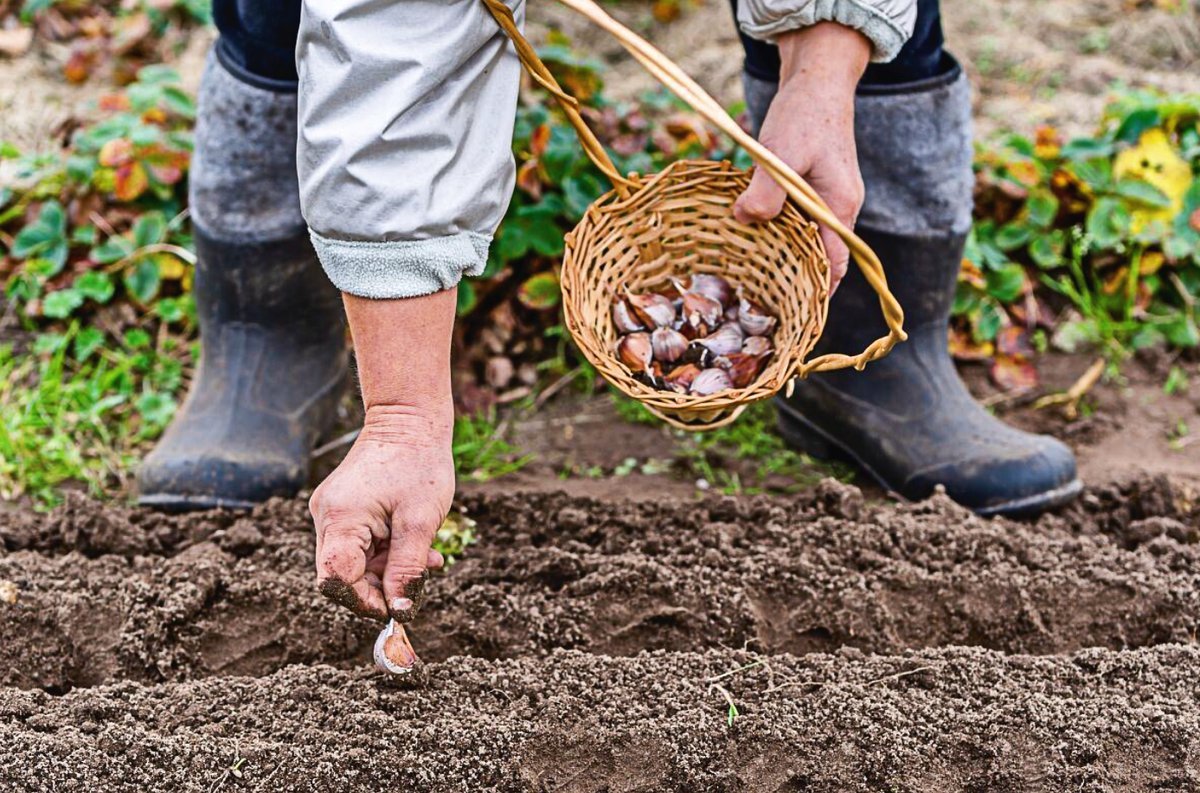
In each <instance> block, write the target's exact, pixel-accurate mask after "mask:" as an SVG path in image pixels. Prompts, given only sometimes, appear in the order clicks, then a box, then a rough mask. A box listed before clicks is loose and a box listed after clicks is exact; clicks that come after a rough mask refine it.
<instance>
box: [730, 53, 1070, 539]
mask: <svg viewBox="0 0 1200 793" xmlns="http://www.w3.org/2000/svg"><path fill="white" fill-rule="evenodd" d="M766 85H767V86H769V85H770V84H766ZM748 88H751V89H756V90H754V91H753V93H754V94H756V101H754V102H750V101H748V105H749V106H750V107H751V110H752V112H754V111H756V110H757V111H758V112H759V113H764V114H765V110H766V104H768V103H769V99H768V100H767V102H766V103H764V102H763V101H762V100H763V95H764V93H765V91H764V90H763V84H760V85H758V86H751V85H748ZM751 95H752V91H748V97H750V96H751ZM855 116H856V133H855V134H856V139H857V143H858V151H859V162H860V166H861V169H862V172H863V180H864V183H865V185H866V202H865V204H864V207H863V211H862V213H861V214H860V216H859V221H858V224H857V226H856V231H857V232H858V234H859V235H860V236H861V237H862V238H863V239H864V240H865V241H866V242H867V244H868V245H870V246H871V248H872V249H874V251H875V252H876V253H877V254H878V255H879V258H880V260H881V261H882V262H883V266H884V270H885V272H886V273H887V279H888V285H889V287H890V288H891V290H892V292H893V294H895V296H896V298H897V299H898V300H899V302H900V305H901V306H902V307H903V308H904V314H905V323H904V326H905V330H906V331H907V332H908V341H906V342H904V343H902V344H898V345H897V346H896V347H895V348H894V349H893V350H892V352H891V353H890V354H889V355H888V356H886V357H885V358H882V359H880V360H878V361H874V362H872V363H869V364H867V366H866V368H865V369H864V370H863V371H861V372H858V371H855V370H852V369H851V370H844V371H837V372H826V373H823V374H815V375H812V376H810V377H809V378H808V379H807V380H804V381H800V382H798V383H797V384H796V389H795V392H794V394H793V396H792V397H791V398H788V399H782V398H781V399H778V400H777V406H778V417H779V428H780V431H781V432H782V434H783V436H784V438H785V439H787V440H788V441H789V442H790V443H791V444H792V445H793V446H795V447H797V448H799V449H801V450H802V451H805V452H807V453H809V454H810V455H812V456H813V457H816V458H818V459H835V458H836V459H843V460H848V461H850V462H853V463H854V464H856V465H857V466H858V467H859V468H861V469H862V470H863V471H865V472H866V473H868V474H869V475H870V476H871V477H872V478H874V479H875V480H876V481H878V482H879V484H880V485H882V486H883V487H885V488H887V489H888V490H890V491H893V492H895V493H897V494H899V495H901V496H903V497H905V498H907V499H910V500H920V499H923V498H926V497H928V496H929V495H931V494H932V493H933V492H934V488H935V487H936V486H937V485H942V486H944V487H945V489H946V493H947V494H948V495H949V496H950V497H951V498H952V499H954V500H955V501H957V502H958V503H959V504H962V505H963V506H965V507H968V508H970V509H972V510H974V511H976V512H978V513H980V514H983V515H992V514H1005V515H1023V514H1034V513H1037V512H1040V511H1043V510H1046V509H1049V508H1052V507H1055V506H1059V505H1062V504H1064V503H1066V502H1068V501H1070V500H1071V499H1073V498H1074V497H1075V496H1076V495H1077V494H1078V493H1079V491H1080V490H1081V488H1082V485H1081V483H1080V482H1079V480H1078V479H1077V478H1076V472H1075V458H1074V456H1073V455H1072V453H1071V451H1070V449H1068V448H1067V447H1066V446H1064V445H1063V444H1062V443H1060V442H1058V441H1057V440H1055V439H1053V438H1049V437H1045V436H1040V435H1032V434H1030V433H1026V432H1021V431H1019V430H1016V429H1014V428H1012V427H1009V426H1007V425H1006V424H1004V423H1003V422H1001V421H1000V420H999V419H997V418H995V417H994V416H992V415H990V414H989V413H987V412H986V411H985V410H984V409H983V408H982V407H981V406H980V405H979V404H978V403H976V402H975V400H974V399H973V398H972V397H971V395H970V393H969V392H968V390H967V388H966V386H965V385H964V384H963V382H962V380H961V379H959V377H958V372H957V371H956V369H955V367H954V362H953V361H952V360H951V357H950V355H949V352H948V344H947V341H948V334H949V318H950V310H951V307H952V304H953V301H954V293H955V288H956V283H957V280H958V272H959V268H960V266H961V263H962V255H963V247H964V244H965V242H966V237H967V233H968V231H969V229H970V226H971V189H972V175H971V133H970V99H969V90H968V87H967V83H966V80H965V78H964V76H963V74H962V71H961V69H959V68H958V66H957V64H954V63H952V62H951V63H950V64H949V66H948V68H947V71H946V73H945V74H944V75H942V76H940V77H936V78H933V79H930V80H926V81H923V82H921V83H915V84H909V85H904V86H888V87H887V88H886V89H881V90H880V91H879V92H876V93H871V92H870V91H864V90H863V89H860V92H859V96H858V98H857V101H856V110H855ZM758 118H759V119H761V118H762V115H758ZM849 269H850V272H849V274H848V275H847V276H846V278H845V280H844V281H843V282H842V284H841V286H840V287H839V289H838V291H837V293H836V294H835V295H834V297H833V299H832V302H831V304H830V309H829V322H828V325H827V327H826V329H825V333H824V334H823V335H822V337H821V339H820V341H819V343H818V345H817V348H816V350H815V351H814V353H813V355H820V354H823V353H826V352H842V353H857V352H859V351H861V350H862V349H863V348H864V347H866V346H867V345H868V344H869V343H870V342H871V341H873V340H874V339H876V338H878V337H880V336H882V335H884V334H885V333H886V327H885V325H884V322H883V319H882V317H881V316H880V312H879V300H878V298H877V296H876V295H875V293H874V292H873V291H872V290H871V288H870V286H869V285H868V284H867V282H866V280H865V279H864V278H863V277H862V275H861V274H860V273H859V272H858V270H857V268H856V267H854V266H853V265H851V267H850V268H849Z"/></svg>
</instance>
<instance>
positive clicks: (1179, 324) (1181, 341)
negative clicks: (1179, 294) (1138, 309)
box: [1162, 316, 1200, 347]
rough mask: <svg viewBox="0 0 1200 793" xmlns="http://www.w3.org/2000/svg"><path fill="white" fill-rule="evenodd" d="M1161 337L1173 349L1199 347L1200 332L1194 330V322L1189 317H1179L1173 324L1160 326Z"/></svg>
mask: <svg viewBox="0 0 1200 793" xmlns="http://www.w3.org/2000/svg"><path fill="white" fill-rule="evenodd" d="M1162 332H1163V335H1164V336H1166V337H1167V341H1168V342H1169V343H1170V344H1171V345H1172V346H1175V347H1195V346H1197V345H1200V330H1198V329H1197V328H1196V320H1195V319H1194V318H1193V317H1190V316H1181V317H1180V318H1179V319H1178V320H1176V321H1175V322H1172V323H1170V324H1167V325H1163V326H1162Z"/></svg>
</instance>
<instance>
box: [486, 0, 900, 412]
mask: <svg viewBox="0 0 1200 793" xmlns="http://www.w3.org/2000/svg"><path fill="white" fill-rule="evenodd" d="M482 2H483V3H484V4H485V5H486V6H487V7H488V10H489V11H491V12H492V16H494V17H495V18H496V21H497V22H498V23H499V25H500V27H501V29H503V30H504V32H505V34H506V35H507V36H508V37H509V38H510V39H512V41H513V44H514V46H516V48H517V56H518V57H519V58H520V59H521V63H523V64H524V65H525V68H526V69H528V70H529V73H530V76H532V77H533V79H534V81H535V82H537V83H538V84H539V85H541V86H542V87H543V88H545V89H546V90H547V91H549V92H550V93H551V94H552V95H553V96H554V97H555V98H556V99H557V100H558V101H559V104H561V105H562V108H563V112H564V113H566V116H567V119H568V120H569V121H570V122H571V125H572V126H573V127H575V130H576V132H578V133H579V137H580V141H581V142H582V143H583V149H584V152H585V153H586V154H587V156H588V158H589V159H591V161H592V162H593V163H595V165H596V167H598V168H599V169H600V170H601V171H603V172H604V175H605V176H607V177H608V178H609V180H610V181H612V183H613V187H614V188H616V190H617V193H618V195H620V196H621V197H622V198H626V197H628V195H629V190H630V189H631V188H633V187H636V185H635V183H633V182H632V181H630V180H629V179H626V178H625V177H623V176H621V175H620V174H619V173H618V172H617V169H616V166H615V165H613V162H612V160H611V159H610V158H609V156H608V154H607V153H606V152H605V151H604V147H603V146H602V145H601V144H600V142H599V141H598V140H597V139H596V136H595V135H594V134H593V133H592V131H591V129H589V128H588V126H587V124H586V123H584V121H583V117H582V116H581V115H580V114H579V103H578V101H577V100H576V99H575V98H574V97H572V96H570V95H569V94H567V93H566V92H565V91H563V89H562V88H561V87H560V86H559V85H558V83H557V82H556V81H555V80H554V77H553V75H551V74H550V70H549V69H547V68H546V65H545V64H544V63H542V61H541V59H540V58H539V57H538V56H537V53H536V52H535V51H534V49H533V47H532V46H531V45H530V44H529V42H528V40H526V39H525V37H524V36H523V35H522V34H521V31H520V29H519V28H518V27H517V24H516V21H515V20H514V19H513V14H512V10H511V9H510V8H509V7H508V6H507V5H506V4H505V3H504V0H482ZM558 2H560V3H562V4H563V5H565V6H567V7H568V8H570V9H571V10H573V11H576V12H578V13H579V14H581V15H583V16H584V17H586V18H587V19H588V20H589V21H590V22H592V23H593V24H594V25H596V26H597V27H599V28H600V29H602V30H604V31H606V32H607V33H609V34H610V35H611V36H612V37H613V38H615V39H616V40H617V42H618V43H619V44H620V45H621V46H622V47H624V48H625V49H626V50H627V51H628V52H629V54H630V55H632V56H633V58H634V60H636V61H637V62H638V63H640V64H641V65H642V67H643V68H645V69H646V71H648V72H649V73H650V74H651V75H652V76H653V77H655V78H656V79H658V81H659V82H661V83H662V84H663V85H665V86H666V87H667V88H668V89H669V90H670V91H671V92H672V93H673V94H675V95H676V96H677V97H679V98H680V99H682V100H683V101H684V102H686V103H687V104H688V105H690V106H691V107H692V109H694V110H695V111H696V112H697V113H699V114H700V115H701V116H703V117H704V118H705V119H706V120H708V121H709V122H710V123H711V124H713V125H714V126H715V127H717V128H718V129H720V130H721V131H722V132H724V133H725V134H726V135H728V136H729V137H731V138H733V140H734V141H735V142H736V143H738V144H739V145H740V146H742V148H744V149H745V150H746V151H747V152H748V153H749V154H750V156H751V157H752V158H753V159H754V162H755V163H756V164H757V165H758V166H759V167H760V168H764V169H766V171H767V172H768V173H769V174H771V176H772V177H774V179H775V181H776V182H778V183H779V185H780V186H781V187H783V189H784V192H786V193H787V195H788V197H789V198H791V199H792V201H794V202H795V203H796V204H797V205H798V206H799V207H800V208H801V209H803V210H804V211H805V212H806V213H807V214H808V216H809V217H810V218H812V219H813V220H815V221H817V222H818V223H820V224H822V225H824V226H827V227H828V228H830V229H832V230H833V231H834V232H835V233H836V234H837V235H838V236H839V237H841V238H842V240H843V241H844V242H845V243H846V247H848V248H849V249H850V254H851V256H853V258H854V261H855V263H856V264H857V265H858V268H859V269H860V270H861V271H862V274H863V277H865V278H866V279H867V283H868V284H870V285H871V288H872V289H874V290H875V293H876V294H877V295H879V307H880V310H881V311H882V312H883V318H884V321H885V322H886V323H887V327H888V333H887V335H886V336H881V337H880V338H878V339H876V340H875V341H873V342H871V343H870V344H869V345H867V348H866V349H865V350H863V351H862V352H860V353H858V354H857V355H843V354H841V353H830V354H828V355H822V356H820V357H818V358H814V359H813V360H811V361H806V362H804V363H800V364H797V365H796V367H795V369H794V371H793V372H792V373H791V374H792V375H794V376H797V377H805V376H807V375H808V374H810V373H812V372H827V371H830V370H832V369H844V368H847V367H850V366H853V367H854V368H855V369H860V370H861V369H862V368H863V367H864V366H866V365H867V364H868V363H869V362H871V361H873V360H875V359H877V358H881V357H883V356H884V355H887V354H888V352H890V351H891V349H892V347H894V346H895V345H896V343H897V342H901V341H904V340H905V339H906V338H908V334H906V333H905V332H904V310H903V309H902V308H901V307H900V303H899V302H897V300H896V298H895V296H894V295H893V294H892V293H891V291H890V290H889V289H888V285H887V277H886V276H885V275H884V272H883V265H882V264H880V262H879V257H878V256H876V255H875V252H874V251H872V250H871V248H870V246H868V245H867V244H866V243H865V242H863V240H862V239H861V238H860V237H859V236H858V235H856V234H855V233H854V232H853V231H852V230H850V229H849V228H847V227H846V225H845V224H843V223H842V222H841V221H840V220H838V218H837V217H836V216H835V215H834V214H833V212H832V211H830V209H829V207H828V206H827V205H826V204H825V201H824V200H822V198H821V197H820V196H819V195H818V194H817V192H816V191H815V190H813V188H812V186H811V185H809V184H808V182H806V181H804V179H803V178H801V177H800V175H799V174H797V173H796V172H795V171H794V170H792V168H791V167H790V166H789V165H788V164H787V163H785V162H784V161H783V160H781V159H780V158H779V157H778V156H777V155H776V154H775V153H774V152H772V151H771V150H770V149H768V148H767V147H766V146H763V145H762V144H761V143H759V142H758V141H757V140H755V139H754V137H753V136H751V135H750V134H748V133H747V132H746V131H745V130H743V129H742V128H741V127H740V126H738V124H737V122H736V121H734V120H733V119H732V118H730V116H729V114H728V113H726V112H725V109H724V108H722V107H721V105H720V104H719V103H718V102H717V100H715V99H713V98H712V97H711V96H709V95H708V93H707V92H706V91H705V90H704V89H703V88H701V87H700V86H699V84H697V83H696V81H695V80H693V79H692V78H691V77H689V76H688V75H687V74H686V73H685V72H684V71H683V70H682V69H680V68H679V66H677V65H676V64H675V63H674V62H673V61H671V59H670V58H668V57H667V56H665V55H663V54H662V53H661V52H659V51H658V50H657V49H656V48H655V47H653V46H652V45H651V44H650V43H649V42H647V41H646V40H645V39H643V38H641V37H640V36H638V35H637V34H635V33H634V32H633V31H631V30H629V29H628V28H626V27H625V26H624V25H622V24H621V23H619V22H617V21H616V20H615V19H613V18H612V17H611V16H609V15H608V14H607V13H605V11H604V10H603V9H601V8H600V6H598V5H596V3H595V2H593V0H558ZM790 390H791V386H790V385H789V391H790Z"/></svg>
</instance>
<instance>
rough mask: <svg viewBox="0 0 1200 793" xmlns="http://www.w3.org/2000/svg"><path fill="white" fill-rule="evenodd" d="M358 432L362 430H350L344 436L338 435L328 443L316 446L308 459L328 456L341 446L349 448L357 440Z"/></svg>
mask: <svg viewBox="0 0 1200 793" xmlns="http://www.w3.org/2000/svg"><path fill="white" fill-rule="evenodd" d="M360 432H362V430H361V429H357V430H350V431H349V432H347V433H346V434H345V435H339V436H338V437H336V438H334V439H333V440H331V441H330V442H329V443H325V444H322V445H320V446H318V447H317V448H315V449H313V450H312V454H310V455H309V457H310V458H312V459H314V460H315V459H316V458H318V457H321V456H322V455H325V454H328V453H329V452H331V451H333V450H334V449H338V448H341V447H342V446H349V445H350V444H352V443H354V441H355V440H357V439H358V434H359V433H360Z"/></svg>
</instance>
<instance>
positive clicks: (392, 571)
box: [383, 515, 443, 622]
mask: <svg viewBox="0 0 1200 793" xmlns="http://www.w3.org/2000/svg"><path fill="white" fill-rule="evenodd" d="M440 525H441V520H437V521H436V522H433V521H428V520H426V519H423V518H416V519H413V518H408V517H406V516H402V515H395V516H393V518H392V536H391V540H390V542H389V544H388V558H387V566H386V567H385V569H384V571H383V595H384V598H385V599H386V601H385V602H386V603H387V607H388V612H389V613H390V614H391V616H392V619H394V620H396V621H397V622H411V621H412V619H413V618H414V617H415V616H416V615H417V612H418V611H420V609H421V605H422V603H423V602H424V600H425V581H426V580H427V579H428V578H429V572H428V568H430V567H440V566H441V565H442V563H443V559H442V555H441V554H440V553H438V552H437V551H435V550H433V549H432V548H430V547H429V545H430V542H431V540H432V539H433V535H434V532H436V531H437V529H438V526H440ZM432 562H436V564H431V563H432Z"/></svg>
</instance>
